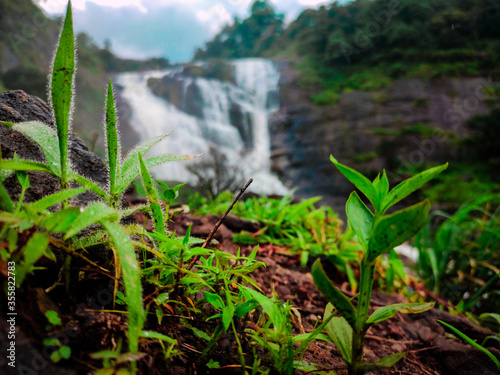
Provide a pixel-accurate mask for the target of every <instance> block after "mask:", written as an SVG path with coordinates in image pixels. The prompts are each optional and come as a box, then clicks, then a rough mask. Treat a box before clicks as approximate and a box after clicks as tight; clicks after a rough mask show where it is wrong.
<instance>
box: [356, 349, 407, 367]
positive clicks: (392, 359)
mask: <svg viewBox="0 0 500 375" xmlns="http://www.w3.org/2000/svg"><path fill="white" fill-rule="evenodd" d="M405 355H406V352H402V353H396V354H391V355H388V356H387V357H384V358H380V359H379V360H378V361H377V362H375V363H363V364H362V365H361V366H359V370H360V371H362V372H368V371H376V370H378V369H381V368H389V367H392V366H394V365H395V364H396V363H397V362H398V361H400V360H401V359H402V358H403V357H404V356H405Z"/></svg>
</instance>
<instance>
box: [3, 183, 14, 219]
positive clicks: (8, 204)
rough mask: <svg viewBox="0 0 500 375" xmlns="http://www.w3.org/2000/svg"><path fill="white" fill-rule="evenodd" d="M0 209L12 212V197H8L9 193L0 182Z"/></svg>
mask: <svg viewBox="0 0 500 375" xmlns="http://www.w3.org/2000/svg"><path fill="white" fill-rule="evenodd" d="M0 209H2V210H4V211H6V212H11V213H12V212H14V203H12V199H10V196H9V193H7V190H5V188H4V187H3V185H2V184H1V183H0Z"/></svg>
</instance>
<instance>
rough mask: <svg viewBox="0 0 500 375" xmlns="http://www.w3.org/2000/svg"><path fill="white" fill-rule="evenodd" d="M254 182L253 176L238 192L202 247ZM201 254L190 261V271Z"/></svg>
mask: <svg viewBox="0 0 500 375" xmlns="http://www.w3.org/2000/svg"><path fill="white" fill-rule="evenodd" d="M252 182H253V179H252V178H251V179H250V180H248V182H247V183H246V185H245V186H243V188H241V190H240V192H239V193H238V195H237V196H236V197H235V198H234V199H233V201H232V202H231V204H230V205H229V207H228V209H227V210H226V212H224V215H222V216H221V218H220V219H219V221H218V222H217V224H215V227H214V228H213V229H212V231H211V232H210V234H209V235H208V237H207V239H206V240H205V242H203V245H201V247H202V248H205V247H207V245H208V244H209V243H210V241H211V240H212V238H213V236H214V235H215V233H216V232H217V229H219V227H220V226H221V225H222V223H223V222H224V220H225V219H226V217H227V215H228V214H229V212H230V211H231V210H232V209H233V207H234V205H235V204H236V202H238V200H239V199H240V198H241V196H242V195H243V193H244V192H245V190H247V189H248V187H249V186H250V184H251V183H252ZM199 257H200V256H199V255H195V256H194V258H193V260H192V261H191V263H189V266H187V267H186V269H187V270H188V271H190V270H191V268H193V266H194V264H195V263H196V262H197V261H198V258H199Z"/></svg>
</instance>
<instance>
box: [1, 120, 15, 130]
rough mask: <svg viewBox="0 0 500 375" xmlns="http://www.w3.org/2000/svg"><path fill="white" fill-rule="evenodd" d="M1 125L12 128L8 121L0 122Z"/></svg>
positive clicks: (12, 125)
mask: <svg viewBox="0 0 500 375" xmlns="http://www.w3.org/2000/svg"><path fill="white" fill-rule="evenodd" d="M0 122H1V123H2V124H4V125H6V126H8V127H9V128H11V129H12V128H13V127H14V124H13V123H12V122H8V121H0Z"/></svg>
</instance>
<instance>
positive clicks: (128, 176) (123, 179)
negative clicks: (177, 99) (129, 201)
mask: <svg viewBox="0 0 500 375" xmlns="http://www.w3.org/2000/svg"><path fill="white" fill-rule="evenodd" d="M170 134H172V133H171V132H170V133H167V134H163V135H160V136H157V137H154V138H151V139H149V140H147V141H145V142H143V143H141V144H139V145H137V146H135V147H134V148H133V149H132V150H131V151H130V152H129V153H128V154H127V156H126V157H125V160H124V161H123V166H122V168H121V172H120V180H119V182H118V181H117V188H116V190H117V191H123V190H124V189H126V188H127V187H128V185H130V183H131V182H132V180H133V179H134V178H136V177H137V176H138V175H139V166H138V164H137V158H138V157H139V154H141V155H146V153H147V152H148V151H149V150H150V149H151V147H153V146H154V145H156V144H157V143H158V142H161V141H162V140H164V139H165V138H166V137H168V136H169V135H170Z"/></svg>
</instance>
